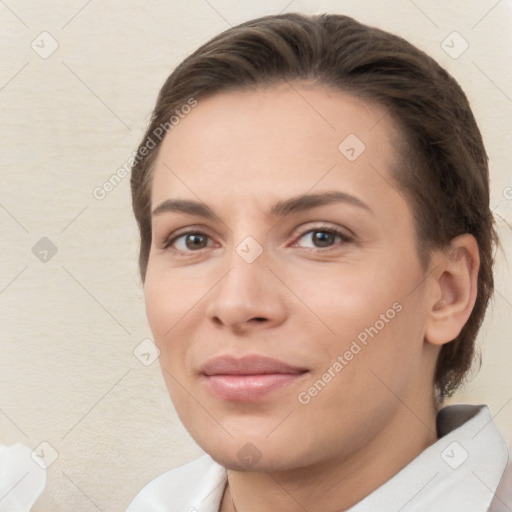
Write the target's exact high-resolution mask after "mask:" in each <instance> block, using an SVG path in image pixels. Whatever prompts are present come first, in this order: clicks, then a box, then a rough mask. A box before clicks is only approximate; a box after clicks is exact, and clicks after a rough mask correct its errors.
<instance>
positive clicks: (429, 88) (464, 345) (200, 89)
mask: <svg viewBox="0 0 512 512" xmlns="http://www.w3.org/2000/svg"><path fill="white" fill-rule="evenodd" d="M297 80H301V81H307V82H310V83H314V84H319V85H323V86H328V87H334V88H335V89H338V90H341V91H345V92H348V93H351V94H353V95H356V96H358V97H362V98H364V99H366V100H368V101H376V102H378V103H379V104H381V105H383V106H385V107H386V108H387V109H388V111H389V112H390V114H391V115H392V116H393V118H394V120H395V121H396V123H397V125H398V127H399V128H400V131H401V133H402V135H403V138H404V142H405V146H406V148H407V149H406V150H405V151H402V155H401V165H400V168H399V169H398V170H397V171H395V179H396V182H397V184H398V186H399V187H400V188H401V189H402V190H403V191H404V192H405V194H406V195H407V197H408V199H409V202H410V204H411V207H412V210H413V212H414V216H415V221H416V229H417V235H418V241H419V254H420V257H421V259H422V261H423V262H427V263H428V261H429V254H430V251H431V250H433V249H435V248H440V247H444V246H446V245H447V244H449V242H450V241H451V240H452V239H453V238H454V237H456V236H458V235H460V234H463V233H470V234H471V235H473V236H474V237H475V238H476V240H477V242H478V247H479V251H480V262H481V263H480V270H479V274H478V294H477V299H476V304H475V306H474V308H473V311H472V313H471V316H470V317H469V319H468V321H467V323H466V324H465V326H464V327H463V329H462V331H461V332H460V334H459V335H458V336H457V337H456V338H455V339H454V340H453V341H451V342H450V343H447V344H445V345H444V346H443V347H442V349H441V352H440V355H439V358H438V361H437V367H436V371H435V388H436V392H437V397H438V398H439V399H442V398H444V397H446V396H449V395H451V394H453V392H454V391H455V390H456V389H457V388H458V387H459V386H460V384H461V383H462V382H463V380H464V377H465V375H466V373H467V371H468V370H469V368H470V367H471V363H472V361H473V357H474V349H475V338H476V335H477V333H478V330H479V328H480V325H481V323H482V321H483V317H484V314H485V310H486V308H487V304H488V302H489V299H490V297H491V296H492V293H493V288H494V283H493V274H492V266H493V257H494V245H495V242H496V240H497V235H496V232H495V229H494V222H493V216H492V213H491V211H490V209H489V176H488V165H487V155H486V152H485V148H484V145H483V142H482V137H481V134H480V131H479V129H478V126H477V124H476V121H475V119H474V116H473V114H472V112H471V109H470V106H469V103H468V100H467V98H466V96H465V94H464V92H463V91H462V89H461V88H460V86H459V85H458V84H457V82H456V81H455V80H454V79H453V78H452V77H451V76H450V75H449V74H448V73H447V72H446V71H445V70H444V69H443V68H441V67H440V66H439V65H438V64H437V63H436V62H435V61H434V60H433V59H432V58H430V57H429V56H427V55H426V54H425V53H424V52H422V51H420V50H419V49H417V48H416V47H414V46H413V45H411V44H410V43H408V42H407V41H405V40H404V39H402V38H400V37H398V36H395V35H393V34H390V33H388V32H385V31H383V30H380V29H377V28H374V27H369V26H366V25H363V24H361V23H359V22H357V21H355V20H354V19H352V18H349V17H347V16H342V15H334V14H322V15H315V16H306V15H302V14H282V15H277V16H265V17H263V18H259V19H256V20H252V21H249V22H246V23H243V24H241V25H238V26H236V27H233V28H230V29H228V30H226V31H225V32H223V33H221V34H219V35H218V36H216V37H214V38H213V39H212V40H210V41H209V42H207V43H206V44H204V45H203V46H201V47H200V48H199V49H197V50H196V51H195V52H194V53H193V54H191V55H190V56H189V57H187V58H186V59H185V60H184V61H183V62H182V63H181V64H180V65H179V66H178V67H177V68H176V69H175V70H174V71H173V73H172V74H171V75H170V76H169V78H168V79H167V80H166V82H165V84H164V85H163V87H162V89H161V90H160V93H159V95H158V99H157V102H156V106H155V109H154V111H153V115H152V118H151V121H150V125H149V127H148V129H147V132H146V134H145V136H144V139H143V141H142V142H141V144H140V146H139V150H138V153H137V157H136V158H135V163H134V165H133V168H132V176H131V188H132V201H133V210H134V213H135V217H136V219H137V222H138V225H139V230H140V237H141V244H140V255H139V267H140V273H141V277H142V280H143V281H144V279H145V272H146V267H147V263H148V256H149V250H150V246H151V175H152V167H153V162H154V160H155V158H156V155H157V153H158V149H159V147H160V144H161V140H163V137H162V138H160V139H159V140H158V142H157V144H156V145H155V147H153V148H152V149H151V150H150V151H149V152H148V151H147V146H148V144H147V141H148V140H149V139H150V138H151V137H152V135H154V133H155V130H156V131H157V132H158V129H159V127H162V126H168V127H169V126H170V125H169V119H170V118H171V116H172V115H173V113H174V112H175V111H177V109H180V108H181V107H182V106H183V105H185V104H187V102H189V101H190V99H191V98H194V99H195V100H196V101H197V100H200V99H201V98H204V97H206V96H207V95H212V94H214V93H216V92H220V91H226V90H230V89H244V88H251V87H257V86H265V85H273V84H278V83H283V82H290V81H297ZM165 123H167V125H166V124H165ZM170 127H172V126H170ZM154 138H155V137H154V136H153V139H154ZM144 147H146V150H143V149H142V148H144ZM141 150H142V151H141ZM143 153H144V154H143Z"/></svg>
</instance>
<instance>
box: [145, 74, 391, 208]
mask: <svg viewBox="0 0 512 512" xmlns="http://www.w3.org/2000/svg"><path fill="white" fill-rule="evenodd" d="M399 138H400V137H399V134H398V130H397V128H396V126H395V124H394V122H393V120H392V118H391V116H390V115H389V114H388V112H387V110H386V109H385V108H384V107H383V106H381V105H379V104H376V103H374V102H370V101H365V100H363V99H361V98H358V97H356V96H354V95H351V94H347V93H343V92H340V91H337V90H333V89H330V88H327V87H320V86H312V85H308V84H301V83H288V84H280V85H278V86H272V87H267V88H260V89H256V90H241V91H229V92H222V93H218V94H214V95H212V96H209V97H207V98H204V99H199V100H198V104H197V106H196V107H195V108H194V109H193V110H192V111H191V112H190V113H189V114H188V115H187V116H186V117H185V118H184V119H182V120H180V123H179V124H178V125H176V126H174V128H173V129H172V130H171V131H170V132H169V133H168V134H167V135H166V137H165V139H164V141H163V143H162V147H161V148H160V151H159V155H158V158H157V160H156V164H155V169H154V176H153V187H152V204H153V205H154V204H156V203H158V202H159V201H162V200H164V199H165V198H166V196H167V195H168V194H169V191H170V190H172V191H174V192H176V193H177V194H184V195H186V196H190V195H191V194H193V195H197V196H198V197H205V196H210V197H211V196H212V192H219V194H222V193H224V192H225V191H226V189H229V191H230V193H231V194H233V195H237V197H244V196H247V197H249V196H252V197H254V196H255V195H257V194H260V195H266V196H272V195H276V194H278V193H284V192H285V191H286V193H288V194H289V195H293V194H300V193H305V192H307V191H308V190H310V189H312V188H313V187H316V188H317V189H318V188H320V189H321V188H322V187H324V188H329V187H332V186H339V185H340V184H342V185H343V186H344V188H345V189H347V190H346V191H347V192H349V193H350V192H351V190H350V189H351V188H352V189H354V188H357V187H358V186H359V188H361V187H363V188H364V187H366V188H369V189H372V188H376V187H382V186H383V184H385V183H386V181H392V177H391V174H390V173H391V169H392V168H393V167H394V166H396V161H397V151H396V150H395V147H396V144H395V143H396V141H397V140H398V139H399ZM265 188H266V190H265ZM352 192H356V191H355V190H352Z"/></svg>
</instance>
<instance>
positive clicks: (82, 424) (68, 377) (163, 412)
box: [0, 0, 512, 512]
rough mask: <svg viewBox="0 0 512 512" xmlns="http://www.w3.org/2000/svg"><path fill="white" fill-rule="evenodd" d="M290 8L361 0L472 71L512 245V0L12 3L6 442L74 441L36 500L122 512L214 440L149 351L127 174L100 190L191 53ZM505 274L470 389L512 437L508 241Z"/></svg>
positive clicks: (6, 182)
mask: <svg viewBox="0 0 512 512" xmlns="http://www.w3.org/2000/svg"><path fill="white" fill-rule="evenodd" d="M281 11H302V12H308V13H316V12H321V11H332V12H340V13H346V14H350V15H352V16H354V17H356V18H358V19H359V20H361V21H363V22H367V23H370V24H375V25H378V26H380V27H382V28H384V29H387V30H390V31H392V32H395V33H398V34H400V35H403V36H404V37H406V38H407V39H409V40H410V41H411V42H413V43H415V44H416V45H418V46H419V47H420V48H422V49H424V50H425V51H427V52H428V53H429V54H431V55H432V56H433V57H434V58H436V59H437V60H438V61H439V62H441V63H442V64H443V65H444V66H445V67H446V68H447V69H448V70H449V71H450V72H451V73H452V74H453V75H454V76H455V77H456V78H457V79H458V80H459V81H460V83H461V85H462V86H463V88H464V89H465V90H466V91H467V93H468V96H469V98H470V100H471V103H472V105H473V107H474V111H475V114H476V116H477V119H478V120H479V123H480V126H481V129H482V132H483V135H484V138H485V140H486V144H487V148H488V152H489V155H490V160H491V169H492V206H493V208H494V212H495V214H496V218H497V221H498V225H499V229H500V233H501V236H502V241H503V246H504V249H505V252H506V251H509V252H510V248H511V245H512V230H511V228H510V225H511V224H512V188H507V187H512V173H511V172H510V162H511V161H512V144H511V137H512V133H511V128H512V121H511V119H512V80H511V73H512V66H511V53H512V50H511V49H512V31H511V30H510V28H511V23H512V2H511V1H510V0H502V1H497V0H472V1H465V0H464V1H462V0H459V1H451V2H441V1H436V0H416V1H415V2H412V1H408V0H395V1H386V2H383V1H381V2H378V1H376V0H355V1H348V0H347V1H315V2H313V1H300V0H295V1H293V2H290V0H281V1H268V0H266V1H248V0H242V1H234V0H209V1H208V2H207V1H206V0H192V1H186V0H173V1H169V2H165V1H160V2H158V1H151V0H146V1H144V2H142V1H141V2H136V1H134V0H130V1H120V0H108V1H104V2H100V1H99V0H92V1H86V0H79V1H66V2H65V1H53V2H36V1H35V0H32V1H17V0H6V1H5V2H3V1H2V2H0V27H1V32H0V33H1V36H0V40H1V43H0V44H1V49H0V62H1V67H0V109H1V121H2V122H1V124H0V130H1V136H0V140H1V144H2V147H1V150H0V173H1V179H0V183H1V185H0V186H1V196H0V231H1V234H0V236H1V238H0V240H1V244H2V246H1V261H2V264H1V266H0V315H1V317H0V318H1V325H2V336H1V341H0V343H1V346H0V351H1V359H0V444H7V445H9V444H13V443H15V442H22V443H24V444H26V445H28V446H30V447H31V448H35V447H37V446H38V445H39V444H40V443H41V442H43V441H44V442H47V443H50V445H51V446H52V447H53V448H54V449H55V450H56V452H57V453H58V459H57V460H56V461H55V462H54V463H53V464H52V465H51V466H50V469H49V472H48V485H47V489H46V491H45V493H44V494H43V496H42V497H41V498H40V500H39V501H38V504H37V505H36V506H35V508H34V510H35V511H36V512H43V511H48V512H49V511H54V512H57V511H69V510H73V511H84V512H88V511H97V510H101V511H108V512H116V511H122V510H124V509H125V508H126V506H127V505H128V503H129V501H130V499H131V498H132V497H133V496H134V494H135V493H136V492H137V490H138V489H140V488H141V487H142V485H143V484H145V483H146V482H147V481H148V480H150V479H151V478H153V477H154V476H156V475H158V474H159V473H161V472H163V471H164V470H166V469H169V468H171V467H173V466H176V465H178V464H180V463H182V462H185V461H188V460H190V459H192V458H194V457H195V456H197V455H198V454H199V453H201V452H200V450H199V448H198V447H196V446H195V445H194V443H193V442H192V441H191V440H190V439H189V438H188V437H187V434H186V432H185V431H184V429H183V427H181V425H180V423H179V421H178V419H177V417H176V415H175V413H174V411H173V409H172V405H171V403H170V401H169V399H168V397H167V393H166V390H165V388H164V384H163V380H162V378H161V376H160V372H159V369H158V365H157V363H156V362H155V363H153V364H152V365H151V366H148V367H146V366H144V365H143V364H142V363H141V362H140V361H139V360H138V359H137V358H136V357H135V356H134V354H133V351H134V349H135V347H136V346H137V345H139V343H140V342H141V341H142V340H144V339H145V338H151V333H150V331H149V329H148V327H147V325H146V321H145V315H144V304H143V296H142V288H141V284H140V280H139V277H138V274H137V268H136V259H137V233H136V228H135V223H134V220H133V219H132V215H131V210H130V199H129V177H127V178H125V179H124V180H123V181H122V182H121V183H120V184H119V185H118V186H117V187H116V188H115V189H113V190H112V191H110V192H109V193H108V194H107V195H106V197H105V198H104V199H102V200H98V199H96V198H95V197H94V196H93V190H94V188H95V187H98V186H101V185H102V184H103V183H104V182H105V181H106V180H108V178H109V177H110V176H111V175H112V174H113V173H114V172H115V171H116V170H117V169H118V168H120V167H122V166H123V165H124V164H125V162H126V161H127V159H128V158H129V157H130V156H131V155H132V151H133V150H134V149H135V148H136V145H137V143H138V142H139V138H140V137H141V136H142V133H143V130H144V128H145V126H146V123H147V121H148V118H149V114H150V112H151V109H152V107H153V103H154V100H155V97H156V93H157V91H158V89H159V87H160V86H161V84H162V83H163V81H164V79H165V78H166V77H167V75H168V74H169V73H170V71H171V69H172V68H173V67H174V66H175V65H176V64H178V63H179V61H180V60H181V59H182V58H184V57H185V56H186V55H187V54H188V53H189V52H191V51H192V50H193V49H195V48H196V47H197V46H198V45H199V44H201V43H203V42H205V41H206V40H207V39H209V38H210V37H211V36H213V35H214V34H216V33H218V32H220V31H221V30H223V29H225V28H227V27H228V26H229V25H233V24H236V23H238V22H241V21H243V20H246V19H249V18H252V17H256V16H260V15H263V14H270V13H278V12H281ZM43 31H46V32H48V33H49V34H51V36H48V35H42V36H41V35H40V34H41V32H43ZM453 31H457V32H458V33H459V34H460V35H461V36H462V37H463V38H464V40H466V41H467V42H468V43H469V47H468V49H467V50H466V51H465V52H464V53H463V54H462V55H460V56H459V57H458V58H453V57H451V56H449V55H448V54H447V53H446V52H445V51H444V50H443V48H442V47H441V43H442V41H443V40H445V38H446V37H447V36H448V35H449V34H451V33H452V32H453ZM451 37H452V38H453V36H451ZM52 38H53V39H52ZM53 40H56V41H57V42H58V45H59V47H58V48H57V50H56V51H55V52H54V53H53V54H52V55H51V56H48V55H46V53H45V52H49V51H50V50H51V48H52V47H51V45H52V44H56V43H54V42H53ZM33 41H34V43H33V46H34V47H35V48H36V49H37V51H39V54H38V53H36V51H34V49H32V47H31V43H32V42H33ZM448 41H450V39H448ZM450 44H451V43H450ZM461 44H463V41H462V40H460V39H455V40H454V43H453V45H454V50H452V52H453V51H457V50H460V49H461V46H460V45H461ZM40 54H43V57H47V58H42V57H41V56H40ZM446 129H447V130H449V129H450V127H449V126H447V127H446ZM43 237H47V238H48V239H50V240H51V242H52V243H53V244H54V245H55V246H56V248H57V250H58V252H57V253H56V254H55V255H54V256H53V257H51V258H50V256H51V251H50V252H49V253H48V254H47V255H46V258H47V259H48V261H46V262H44V261H41V260H40V258H41V257H43V256H44V255H45V253H44V250H48V247H47V246H46V245H45V242H40V243H41V244H42V245H40V246H37V247H39V251H40V253H39V255H38V256H39V257H36V255H35V254H34V253H33V252H32V248H33V246H34V245H35V244H36V243H37V242H38V241H39V240H40V239H41V238H43ZM41 251H43V252H41ZM36 252H37V251H36ZM497 288H498V294H497V295H496V299H495V302H494V305H493V308H492V310H491V311H490V314H489V316H488V318H487V321H486V323H485V326H484V328H483V330H482V332H481V336H480V340H479V343H480V346H481V347H482V349H483V353H484V357H483V366H482V369H481V371H480V373H479V374H478V376H477V377H476V378H475V379H474V380H473V382H472V383H471V384H469V385H468V386H467V387H466V389H465V391H464V392H462V393H461V395H460V396H459V397H457V400H464V401H471V402H476V403H481V402H485V403H488V404H489V405H490V407H491V410H492V413H493V414H494V415H495V421H496V423H497V424H498V426H499V427H500V428H501V430H502V432H503V433H504V435H505V436H506V437H507V439H508V442H509V443H511V442H512V427H511V425H512V372H511V367H512V364H511V363H512V342H511V339H510V327H511V322H510V317H511V315H512V282H511V278H510V269H509V268H508V267H507V266H506V264H505V263H504V258H503V256H500V266H499V269H498V274H497ZM46 453H47V456H48V457H50V456H51V450H50V449H49V448H48V447H47V449H46ZM48 454H49V455H48Z"/></svg>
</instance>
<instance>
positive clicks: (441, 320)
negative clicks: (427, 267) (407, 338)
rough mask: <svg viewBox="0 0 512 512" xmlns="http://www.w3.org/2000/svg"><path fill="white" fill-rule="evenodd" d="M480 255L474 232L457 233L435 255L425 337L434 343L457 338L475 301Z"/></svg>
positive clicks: (442, 342)
mask: <svg viewBox="0 0 512 512" xmlns="http://www.w3.org/2000/svg"><path fill="white" fill-rule="evenodd" d="M479 267H480V255H479V251H478V244H477V242H476V240H475V238H474V237H473V236H472V235H469V234H464V235H460V236H457V237H455V238H454V239H453V240H452V241H451V243H450V245H449V246H448V247H446V248H444V249H442V250H439V251H436V252H435V254H434V255H433V257H432V268H433V270H432V273H431V275H430V278H429V281H430V283H429V284H430V286H431V292H432V293H431V294H430V297H431V299H430V304H429V310H428V312H427V314H428V318H427V322H426V329H425V338H426V341H428V342H430V343H432V344H434V345H443V344H445V343H448V342H450V341H452V340H454V339H455V338H456V337H457V336H458V335H459V333H460V331H461V330H462V328H463V327H464V325H465V324H466V322H467V320H468V318H469V315H470V314H471V311H473V306H474V305H475V301H476V295H477V283H478V269H479Z"/></svg>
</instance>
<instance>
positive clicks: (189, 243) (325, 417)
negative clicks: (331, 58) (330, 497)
mask: <svg viewBox="0 0 512 512" xmlns="http://www.w3.org/2000/svg"><path fill="white" fill-rule="evenodd" d="M398 139H399V135H398V133H397V130H396V129H395V126H394V124H393V122H392V120H391V118H390V116H388V115H387V113H386V110H385V109H384V108H382V107H380V106H378V105H374V104H370V103H364V102H362V101H361V100H359V99H357V98H355V97H353V96H351V95H348V94H345V93H341V92H338V91H332V90H329V89H327V88H321V87H306V86H304V85H300V84H295V85H294V86H293V87H291V86H290V85H281V86H276V87H272V88H267V89H264V90H263V89H262V90H258V91H239V92H228V93H220V94H216V95H213V96H211V97H209V98H206V99H201V100H199V102H198V105H197V107H195V108H194V109H193V111H192V112H191V113H190V114H188V116H187V117H186V118H185V119H183V120H182V121H181V122H180V123H179V125H177V126H175V127H174V129H173V130H172V131H171V132H169V134H168V135H167V136H166V138H165V140H164V142H163V144H162V146H161V149H160V153H159V155H158V159H157V161H156V164H155V168H154V176H153V183H152V210H153V219H152V229H153V240H152V245H151V251H150V255H149V263H148V268H147V274H146V280H145V285H144V286H145V299H146V307H147V316H148V320H149V323H150V326H151V329H152V332H153V334H154V338H155V342H156V343H157V345H158V347H159V348H160V351H161V355H160V363H161V367H162V372H163V376H164V378H165V381H166V384H167V386H168V389H169V392H170V395H171V398H172V401H173V403H174V405H175V407H176V410H177V412H178V414H179V416H180V418H181V420H182V422H183V423H184V425H185V427H186V428H187V430H188V431H189V432H190V433H191V435H192V436H193V438H194V439H195V440H196V442H197V443H198V444H199V445H200V446H201V447H202V448H203V449H204V450H205V451H206V452H207V453H209V454H210V455H212V457H213V458H214V459H216V460H217V461H218V462H220V463H221V464H223V465H224V466H226V467H229V468H238V469H243V468H247V467H248V464H249V465H251V464H254V465H255V466H254V467H258V468H260V469H263V470H267V469H271V468H272V469H278V470H279V469H287V468H294V467H304V466H306V465H313V464H316V463H320V462H322V461H326V460H329V459H333V458H336V457H341V458H345V459H346V458H348V457H350V456H351V454H354V453H355V452H357V451H359V452H360V451H362V450H364V449H365V447H368V446H371V445H372V443H374V442H376V440H377V439H384V438H385V436H386V433H387V432H389V431H390V430H391V429H392V428H394V429H395V430H396V429H397V428H398V429H400V428H402V426H403V424H404V422H407V421H410V418H409V417H407V418H406V417H405V416H404V409H405V408H404V407H400V405H401V403H402V402H405V403H407V404H408V405H409V406H410V407H413V408H414V407H415V406H416V405H417V407H418V410H419V409H420V408H421V405H419V404H420V402H422V401H423V402H425V401H426V400H425V397H426V396H429V395H430V389H431V387H432V373H433V365H434V362H435V357H434V355H433V354H431V353H429V352H428V348H426V344H425V343H424V334H425V317H426V314H425V310H426V306H425V305H426V301H427V295H428V293H427V290H426V288H425V277H426V275H427V271H426V270H425V269H424V268H423V267H422V265H421V264H420V260H419V256H418V252H417V243H416V235H415V227H414V222H413V216H412V212H411V208H410V206H409V204H408V202H407V200H406V198H405V197H404V195H403V194H402V193H400V191H399V190H398V187H397V185H396V183H395V181H394V179H393V177H392V170H393V169H394V168H395V167H396V166H397V165H398V163H397V162H398V155H397V151H396V145H397V140H398ZM397 397H399V399H397ZM408 416H410V413H408ZM256 465H257V466H256Z"/></svg>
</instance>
